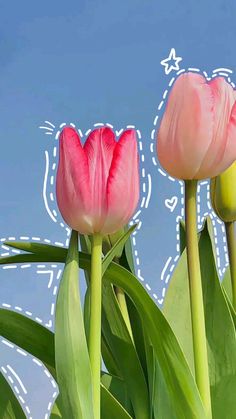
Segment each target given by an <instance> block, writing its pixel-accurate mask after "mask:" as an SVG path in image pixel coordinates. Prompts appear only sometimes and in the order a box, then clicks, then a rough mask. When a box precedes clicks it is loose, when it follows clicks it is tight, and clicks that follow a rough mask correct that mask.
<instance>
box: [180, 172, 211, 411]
mask: <svg viewBox="0 0 236 419" xmlns="http://www.w3.org/2000/svg"><path fill="white" fill-rule="evenodd" d="M196 193H197V181H196V180H186V181H185V222H186V247H187V261H188V277H189V294H190V306H191V321H192V336H193V352H194V367H195V377H196V384H197V386H198V389H199V392H200V395H201V398H202V402H203V405H204V407H205V410H206V417H207V418H211V417H212V413H211V396H210V383H209V372H208V358H207V345H206V331H205V317H204V306H203V295H202V282H201V268H200V258H199V249H198V237H197V219H196Z"/></svg>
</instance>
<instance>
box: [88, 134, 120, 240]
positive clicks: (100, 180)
mask: <svg viewBox="0 0 236 419" xmlns="http://www.w3.org/2000/svg"><path fill="white" fill-rule="evenodd" d="M115 146H116V140H115V134H114V133H113V131H112V130H111V129H110V128H108V127H103V128H98V129H95V130H94V131H92V132H91V133H90V135H89V136H88V138H87V140H86V142H85V144H84V152H85V153H86V155H87V158H88V165H89V177H90V185H91V211H92V218H93V227H94V232H100V230H101V226H102V225H103V224H104V220H105V217H106V213H107V199H106V188H107V179H108V175H109V170H110V166H111V162H112V158H113V152H114V149H115Z"/></svg>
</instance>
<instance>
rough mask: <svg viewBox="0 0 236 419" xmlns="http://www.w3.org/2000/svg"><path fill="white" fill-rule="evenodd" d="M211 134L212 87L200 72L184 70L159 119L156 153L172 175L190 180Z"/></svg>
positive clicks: (201, 158)
mask: <svg viewBox="0 0 236 419" xmlns="http://www.w3.org/2000/svg"><path fill="white" fill-rule="evenodd" d="M212 135H213V98H212V92H211V88H210V87H209V85H208V84H207V82H206V80H205V78H204V77H203V76H201V75H200V74H195V73H185V74H182V75H181V76H179V77H178V79H177V80H176V82H175V84H174V86H173V88H172V90H171V93H170V96H169V99H168V103H167V107H166V111H165V113H164V116H163V118H162V121H161V126H160V129H159V133H158V141H157V153H158V157H159V160H160V163H161V165H162V166H163V167H164V169H165V170H167V172H168V173H170V174H171V175H172V176H174V177H177V178H180V179H192V178H193V177H194V175H195V173H196V172H197V171H198V169H199V167H200V165H201V162H202V160H203V159H204V156H205V153H206V152H207V150H208V147H209V145H210V144H211V141H212Z"/></svg>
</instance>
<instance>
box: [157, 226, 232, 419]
mask: <svg viewBox="0 0 236 419" xmlns="http://www.w3.org/2000/svg"><path fill="white" fill-rule="evenodd" d="M210 228H211V226H210V225H209V220H208V222H207V223H206V224H205V228H204V230H203V231H202V232H201V236H200V240H199V251H200V262H201V274H202V287H203V298H204V309H205V320H206V335H207V343H208V359H209V371H210V383H211V395H212V408H213V417H214V418H216V419H220V418H222V417H224V415H225V417H227V414H228V416H229V417H230V414H231V413H230V412H232V411H234V410H235V409H236V399H235V396H234V394H235V392H236V340H235V328H234V324H233V320H232V313H230V310H229V306H228V304H227V302H226V298H225V295H224V293H223V291H222V287H221V285H220V282H219V279H218V275H217V270H216V267H215V256H214V251H213V248H212V242H211V238H210V235H211V233H209V231H208V229H210ZM164 313H165V315H166V317H167V319H168V321H169V323H170V325H171V326H172V328H173V330H174V332H175V334H176V336H177V337H178V339H179V341H180V344H181V346H182V348H183V350H184V353H185V356H186V357H187V359H188V361H189V364H190V365H191V367H192V369H193V351H192V329H191V312H190V302H189V294H188V272H187V260H186V252H184V253H183V255H182V256H181V258H180V261H179V263H178V265H177V267H176V269H175V271H174V274H173V277H172V280H171V283H170V286H169V288H168V292H167V295H166V298H165V302H164Z"/></svg>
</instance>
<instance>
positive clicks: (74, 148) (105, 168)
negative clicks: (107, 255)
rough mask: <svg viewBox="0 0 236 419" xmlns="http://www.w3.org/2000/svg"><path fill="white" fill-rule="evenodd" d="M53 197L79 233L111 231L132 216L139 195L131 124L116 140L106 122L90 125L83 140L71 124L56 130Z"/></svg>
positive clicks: (134, 141) (66, 218)
mask: <svg viewBox="0 0 236 419" xmlns="http://www.w3.org/2000/svg"><path fill="white" fill-rule="evenodd" d="M56 193H57V203H58V207H59V209H60V212H61V214H62V217H63V218H64V220H65V221H66V223H67V224H68V225H69V226H70V227H71V228H72V229H74V230H77V231H79V232H80V233H82V234H93V233H101V234H111V233H114V232H116V231H117V230H119V229H120V228H122V227H123V226H124V225H125V224H126V223H127V222H128V221H129V219H130V217H131V216H132V214H133V212H134V210H135V208H136V206H137V203H138V199H139V168H138V151H137V141H136V132H135V130H131V129H129V130H127V131H124V132H123V134H122V135H121V136H120V139H119V141H116V139H115V134H114V133H113V131H112V130H111V129H110V128H107V127H106V128H105V127H104V128H99V129H95V130H94V131H92V132H91V133H90V134H89V136H88V138H87V140H86V142H85V144H84V146H83V145H82V144H81V141H80V137H79V135H78V134H77V132H76V131H75V130H74V129H73V128H69V127H66V128H64V129H63V131H62V132H61V135H60V157H59V165H58V171H57V182H56Z"/></svg>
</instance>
